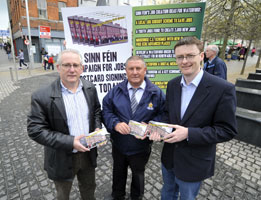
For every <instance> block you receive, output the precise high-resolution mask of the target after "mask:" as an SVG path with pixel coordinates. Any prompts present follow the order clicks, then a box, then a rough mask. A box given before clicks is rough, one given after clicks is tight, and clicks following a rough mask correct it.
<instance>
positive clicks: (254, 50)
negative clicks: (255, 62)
mask: <svg viewBox="0 0 261 200" xmlns="http://www.w3.org/2000/svg"><path fill="white" fill-rule="evenodd" d="M255 53H256V48H255V47H253V49H252V50H251V57H253V56H254V55H255Z"/></svg>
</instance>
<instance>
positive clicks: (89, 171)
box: [54, 152, 96, 200]
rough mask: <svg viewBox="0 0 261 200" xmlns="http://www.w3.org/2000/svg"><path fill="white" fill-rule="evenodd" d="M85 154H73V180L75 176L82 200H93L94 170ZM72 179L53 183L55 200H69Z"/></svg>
mask: <svg viewBox="0 0 261 200" xmlns="http://www.w3.org/2000/svg"><path fill="white" fill-rule="evenodd" d="M86 154H88V152H87V153H80V152H79V153H75V154H73V157H72V163H73V179H74V177H75V175H76V176H77V180H78V185H79V190H80V194H81V198H82V200H95V197H94V192H95V188H96V183H95V168H94V167H93V166H92V165H91V161H90V158H89V155H86ZM73 179H72V180H68V181H57V180H56V181H54V184H55V188H56V191H57V200H69V196H70V191H71V188H72V183H73Z"/></svg>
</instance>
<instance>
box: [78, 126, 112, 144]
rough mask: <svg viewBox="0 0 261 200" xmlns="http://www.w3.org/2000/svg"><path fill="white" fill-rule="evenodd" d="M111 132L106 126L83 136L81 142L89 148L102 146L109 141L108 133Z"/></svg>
mask: <svg viewBox="0 0 261 200" xmlns="http://www.w3.org/2000/svg"><path fill="white" fill-rule="evenodd" d="M107 134H109V133H108V132H107V130H106V128H102V129H100V130H98V131H94V132H92V133H89V135H88V136H86V137H84V138H81V140H80V141H81V143H82V144H83V145H84V146H86V147H87V148H89V149H92V148H95V147H99V146H102V145H104V144H106V143H107V138H106V135H107Z"/></svg>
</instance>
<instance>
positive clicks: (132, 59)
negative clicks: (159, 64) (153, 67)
mask: <svg viewBox="0 0 261 200" xmlns="http://www.w3.org/2000/svg"><path fill="white" fill-rule="evenodd" d="M135 60H140V61H141V62H142V63H143V65H144V67H146V63H145V61H144V59H143V57H141V56H131V57H129V58H128V59H127V60H126V63H125V68H126V67H127V66H128V63H129V62H130V61H135Z"/></svg>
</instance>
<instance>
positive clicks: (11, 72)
mask: <svg viewBox="0 0 261 200" xmlns="http://www.w3.org/2000/svg"><path fill="white" fill-rule="evenodd" d="M9 70H10V76H11V80H12V81H13V82H14V76H13V69H12V67H9Z"/></svg>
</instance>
